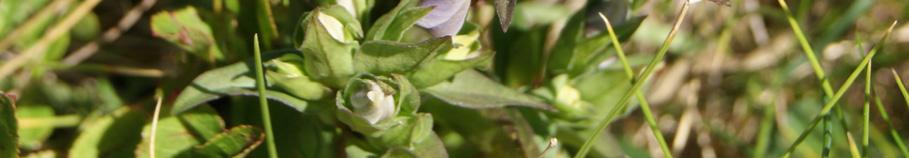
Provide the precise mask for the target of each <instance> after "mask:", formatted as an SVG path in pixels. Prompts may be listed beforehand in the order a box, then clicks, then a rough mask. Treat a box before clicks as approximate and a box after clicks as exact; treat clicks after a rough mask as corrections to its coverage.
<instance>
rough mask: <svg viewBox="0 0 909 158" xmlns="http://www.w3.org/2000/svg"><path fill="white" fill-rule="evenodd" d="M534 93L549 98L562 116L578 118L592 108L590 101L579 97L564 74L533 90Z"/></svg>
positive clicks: (578, 92) (578, 93) (576, 90)
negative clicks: (547, 84) (545, 85)
mask: <svg viewBox="0 0 909 158" xmlns="http://www.w3.org/2000/svg"><path fill="white" fill-rule="evenodd" d="M534 93H535V94H536V95H538V96H541V97H543V98H546V99H547V100H549V102H550V104H552V105H553V106H554V107H555V108H556V109H558V110H559V116H562V117H566V118H569V119H578V118H582V117H586V116H588V115H587V111H591V110H592V109H591V108H592V107H591V106H590V103H587V102H585V101H584V100H583V99H582V98H581V92H580V91H578V89H576V88H575V87H574V86H573V85H572V84H571V80H570V79H569V78H568V75H566V74H562V75H559V76H556V77H555V78H553V79H552V80H551V83H550V85H549V86H548V87H544V88H540V89H537V90H534Z"/></svg>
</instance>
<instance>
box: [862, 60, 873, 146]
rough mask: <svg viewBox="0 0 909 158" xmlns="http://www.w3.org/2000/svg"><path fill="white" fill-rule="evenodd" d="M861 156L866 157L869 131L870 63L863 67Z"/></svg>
mask: <svg viewBox="0 0 909 158" xmlns="http://www.w3.org/2000/svg"><path fill="white" fill-rule="evenodd" d="M862 115H863V117H864V118H863V121H862V157H863V158H864V157H868V142H870V141H869V139H868V136H869V133H868V132H871V130H870V125H871V121H870V120H871V64H868V66H867V67H866V69H865V105H864V107H863V108H862Z"/></svg>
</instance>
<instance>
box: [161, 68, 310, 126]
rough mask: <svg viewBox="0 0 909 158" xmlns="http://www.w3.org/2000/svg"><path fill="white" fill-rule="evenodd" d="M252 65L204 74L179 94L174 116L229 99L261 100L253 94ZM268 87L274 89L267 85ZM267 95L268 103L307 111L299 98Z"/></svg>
mask: <svg viewBox="0 0 909 158" xmlns="http://www.w3.org/2000/svg"><path fill="white" fill-rule="evenodd" d="M272 55H274V54H272ZM265 58H268V57H265ZM271 58H274V57H271ZM263 60H269V59H263ZM253 65H255V64H254V63H253V62H251V61H247V62H240V63H234V64H231V65H228V66H226V67H222V68H217V69H213V70H209V71H208V72H205V73H202V75H199V77H196V79H194V80H193V82H192V83H190V84H189V85H188V86H187V87H186V88H185V89H183V91H182V92H180V95H179V96H177V99H176V101H174V107H173V109H174V110H173V111H172V112H173V113H174V114H178V113H181V112H184V111H186V110H189V109H192V108H193V107H196V106H198V105H200V104H202V103H205V102H208V101H211V100H215V99H218V98H220V97H223V96H228V95H230V96H258V93H257V92H256V91H254V90H253V89H254V88H255V78H254V77H253V72H252V71H251V70H252V68H253V67H252V66H253ZM268 84H274V83H268ZM268 87H269V89H273V88H272V85H268ZM265 93H266V97H267V98H268V99H271V100H274V101H278V102H281V103H283V104H284V105H287V106H290V107H292V108H294V109H296V110H298V111H303V110H305V109H306V106H307V103H306V101H304V100H302V99H300V98H297V97H294V96H291V95H289V94H287V93H284V92H282V91H276V90H266V91H265Z"/></svg>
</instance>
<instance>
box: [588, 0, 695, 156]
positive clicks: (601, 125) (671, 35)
mask: <svg viewBox="0 0 909 158" xmlns="http://www.w3.org/2000/svg"><path fill="white" fill-rule="evenodd" d="M688 7H689V2H688V1H687V0H686V1H685V2H684V3H683V4H682V10H681V11H680V12H679V15H678V18H677V19H676V21H675V24H674V25H673V27H672V31H670V32H669V35H667V36H666V40H665V41H663V46H661V47H660V50H659V51H658V52H657V55H656V57H654V58H653V60H651V61H650V63H648V64H647V67H646V68H644V72H643V73H642V74H641V75H640V77H639V79H640V82H634V84H633V85H632V86H631V89H630V90H629V92H628V93H625V95H624V96H622V99H620V100H619V102H618V103H617V104H616V106H614V108H613V109H612V110H610V112H609V114H607V115H606V117H605V118H603V120H600V122H599V125H598V126H597V127H596V130H595V131H594V132H593V133H592V135H591V136H590V137H588V138H587V140H585V141H584V144H583V145H581V148H580V149H579V150H578V153H577V155H575V158H583V157H586V156H587V153H588V152H589V151H590V147H591V146H593V142H594V140H596V139H597V138H598V137H599V136H600V134H602V133H603V130H605V129H606V127H607V126H609V123H610V122H612V119H614V118H615V116H617V115H618V113H619V112H620V111H622V110H621V109H625V106H627V104H628V101H629V98H631V95H632V94H635V93H634V92H636V91H638V90H639V89H641V87H642V86H643V85H644V83H645V81H647V79H648V78H650V75H651V74H652V73H653V70H654V69H655V68H656V64H657V63H659V62H660V61H663V57H665V56H666V52H668V51H669V45H670V44H671V43H672V39H673V38H675V35H676V33H678V30H679V27H681V25H682V21H685V15H686V13H688Z"/></svg>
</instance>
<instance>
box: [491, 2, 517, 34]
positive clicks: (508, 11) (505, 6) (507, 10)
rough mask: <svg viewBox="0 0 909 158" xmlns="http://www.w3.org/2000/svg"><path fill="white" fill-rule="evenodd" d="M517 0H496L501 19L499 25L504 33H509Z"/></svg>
mask: <svg viewBox="0 0 909 158" xmlns="http://www.w3.org/2000/svg"><path fill="white" fill-rule="evenodd" d="M515 3H517V1H516V0H495V4H496V15H498V17H499V24H500V25H501V26H502V32H508V27H509V26H510V25H511V16H512V13H514V4H515Z"/></svg>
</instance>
